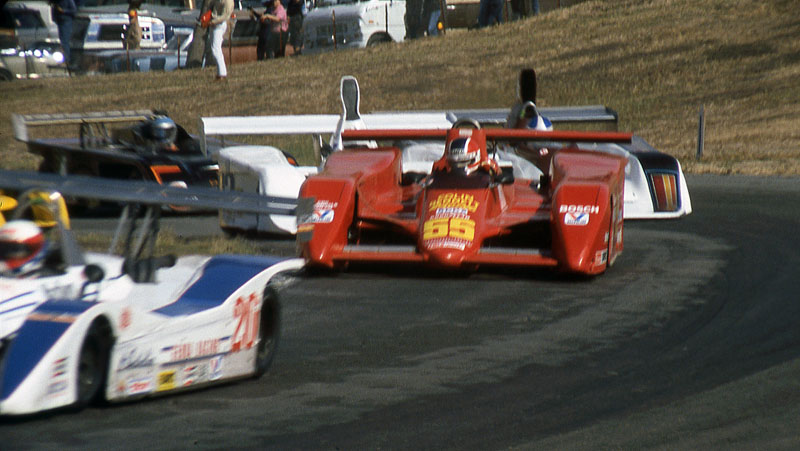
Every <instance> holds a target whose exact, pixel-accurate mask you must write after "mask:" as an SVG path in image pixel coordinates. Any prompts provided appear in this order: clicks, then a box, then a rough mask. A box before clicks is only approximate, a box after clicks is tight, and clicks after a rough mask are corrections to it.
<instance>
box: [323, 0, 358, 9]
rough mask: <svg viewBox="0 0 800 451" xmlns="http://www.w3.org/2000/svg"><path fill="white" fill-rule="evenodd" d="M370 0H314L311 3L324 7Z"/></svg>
mask: <svg viewBox="0 0 800 451" xmlns="http://www.w3.org/2000/svg"><path fill="white" fill-rule="evenodd" d="M368 1H370V0H313V1H312V2H311V3H312V5H313V7H314V8H324V7H326V6H336V5H352V4H354V3H363V2H368Z"/></svg>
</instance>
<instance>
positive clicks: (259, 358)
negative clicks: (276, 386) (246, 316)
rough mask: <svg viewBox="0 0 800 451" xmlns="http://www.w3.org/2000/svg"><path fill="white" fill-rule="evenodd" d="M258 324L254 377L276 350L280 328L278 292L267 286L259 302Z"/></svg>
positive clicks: (262, 371)
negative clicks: (262, 298) (261, 300)
mask: <svg viewBox="0 0 800 451" xmlns="http://www.w3.org/2000/svg"><path fill="white" fill-rule="evenodd" d="M259 321H260V322H259V326H258V346H257V347H256V368H255V377H260V376H262V375H263V374H264V373H265V372H266V371H267V369H268V368H269V366H270V365H271V364H272V360H273V359H274V358H275V352H277V350H278V341H279V338H280V329H281V304H280V301H279V300H278V293H277V291H276V290H275V289H274V288H273V287H270V286H268V287H267V288H266V289H265V290H264V300H263V302H262V303H261V319H260V320H259Z"/></svg>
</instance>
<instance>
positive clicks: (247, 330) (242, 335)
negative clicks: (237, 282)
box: [231, 293, 260, 352]
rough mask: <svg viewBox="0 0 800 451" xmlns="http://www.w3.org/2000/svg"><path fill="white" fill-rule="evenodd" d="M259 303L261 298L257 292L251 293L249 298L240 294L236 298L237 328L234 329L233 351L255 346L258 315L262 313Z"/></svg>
mask: <svg viewBox="0 0 800 451" xmlns="http://www.w3.org/2000/svg"><path fill="white" fill-rule="evenodd" d="M258 303H259V299H258V296H256V294H255V293H252V294H250V296H249V297H247V298H244V297H241V296H240V297H239V298H237V299H236V304H235V305H234V306H233V316H234V317H235V319H236V329H235V330H234V331H233V344H232V345H231V351H232V352H238V351H241V350H242V349H250V348H252V347H253V342H254V341H255V339H256V336H258V326H259V321H258V317H259V313H260V312H259V309H258Z"/></svg>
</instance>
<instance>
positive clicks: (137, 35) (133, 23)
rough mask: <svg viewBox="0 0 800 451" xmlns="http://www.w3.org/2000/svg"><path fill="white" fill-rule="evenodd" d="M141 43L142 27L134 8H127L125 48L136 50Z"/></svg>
mask: <svg viewBox="0 0 800 451" xmlns="http://www.w3.org/2000/svg"><path fill="white" fill-rule="evenodd" d="M141 43H142V27H140V26H139V15H138V14H137V13H136V10H135V9H130V10H128V28H127V29H126V30H125V48H127V49H128V50H138V49H139V46H140V45H141Z"/></svg>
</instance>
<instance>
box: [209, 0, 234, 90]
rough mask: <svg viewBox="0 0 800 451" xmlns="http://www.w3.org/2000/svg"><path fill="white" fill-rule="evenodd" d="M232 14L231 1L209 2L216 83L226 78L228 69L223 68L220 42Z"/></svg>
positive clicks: (223, 59)
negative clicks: (215, 64) (215, 63)
mask: <svg viewBox="0 0 800 451" xmlns="http://www.w3.org/2000/svg"><path fill="white" fill-rule="evenodd" d="M231 14H233V0H212V1H211V21H210V22H209V24H208V25H209V28H211V54H212V55H214V60H215V61H216V62H217V78H216V80H217V81H223V80H225V79H226V77H227V76H228V69H227V68H226V67H225V56H224V55H223V54H222V41H223V39H224V38H225V32H226V31H227V30H228V20H229V19H230V18H231Z"/></svg>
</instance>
